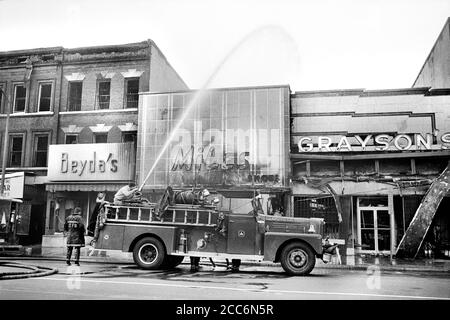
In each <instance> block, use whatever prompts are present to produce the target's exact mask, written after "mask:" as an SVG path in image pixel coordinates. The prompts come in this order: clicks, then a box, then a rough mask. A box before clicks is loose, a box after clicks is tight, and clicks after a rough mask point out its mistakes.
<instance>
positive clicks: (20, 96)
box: [14, 84, 27, 112]
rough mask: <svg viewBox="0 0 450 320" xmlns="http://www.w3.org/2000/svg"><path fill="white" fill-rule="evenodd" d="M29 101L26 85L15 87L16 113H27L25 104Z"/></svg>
mask: <svg viewBox="0 0 450 320" xmlns="http://www.w3.org/2000/svg"><path fill="white" fill-rule="evenodd" d="M26 100H27V88H26V87H25V85H24V84H16V85H15V86H14V112H25V102H26Z"/></svg>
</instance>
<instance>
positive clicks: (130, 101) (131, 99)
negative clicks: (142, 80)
mask: <svg viewBox="0 0 450 320" xmlns="http://www.w3.org/2000/svg"><path fill="white" fill-rule="evenodd" d="M125 92H126V97H125V99H126V108H137V107H138V101H139V78H130V79H125Z"/></svg>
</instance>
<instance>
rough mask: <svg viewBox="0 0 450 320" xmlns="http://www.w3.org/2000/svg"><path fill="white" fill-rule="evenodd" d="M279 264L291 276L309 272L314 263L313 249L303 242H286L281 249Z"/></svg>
mask: <svg viewBox="0 0 450 320" xmlns="http://www.w3.org/2000/svg"><path fill="white" fill-rule="evenodd" d="M280 260H281V261H280V262H281V266H282V267H283V269H284V271H286V273H288V274H290V275H293V276H304V275H307V274H309V273H310V272H311V271H312V269H314V266H315V264H316V257H315V254H314V251H313V250H312V249H311V248H310V247H309V246H308V245H307V244H305V243H303V242H292V243H289V244H287V245H286V246H285V247H284V248H283V250H282V251H281V257H280Z"/></svg>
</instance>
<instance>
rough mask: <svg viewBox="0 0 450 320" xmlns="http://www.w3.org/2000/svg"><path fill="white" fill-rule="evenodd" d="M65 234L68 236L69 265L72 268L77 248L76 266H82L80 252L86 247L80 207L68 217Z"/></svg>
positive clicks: (67, 261)
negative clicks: (73, 253) (73, 254)
mask: <svg viewBox="0 0 450 320" xmlns="http://www.w3.org/2000/svg"><path fill="white" fill-rule="evenodd" d="M64 232H65V233H66V234H67V260H66V263H67V265H69V266H70V259H71V258H72V251H73V248H75V250H76V252H75V264H76V265H77V266H79V265H80V250H81V247H84V232H85V228H84V223H83V218H82V217H81V209H80V207H76V208H75V209H74V211H73V214H71V215H70V216H68V217H67V219H66V222H65V223H64Z"/></svg>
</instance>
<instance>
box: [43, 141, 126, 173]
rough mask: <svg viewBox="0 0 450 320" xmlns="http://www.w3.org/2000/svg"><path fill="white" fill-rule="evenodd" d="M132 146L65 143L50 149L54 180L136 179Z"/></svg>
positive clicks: (123, 144)
mask: <svg viewBox="0 0 450 320" xmlns="http://www.w3.org/2000/svg"><path fill="white" fill-rule="evenodd" d="M134 163H135V152H134V145H133V144H132V143H101V144H64V145H51V146H50V149H49V165H48V179H49V180H50V181H108V180H113V181H121V180H130V179H132V178H133V173H134Z"/></svg>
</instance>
